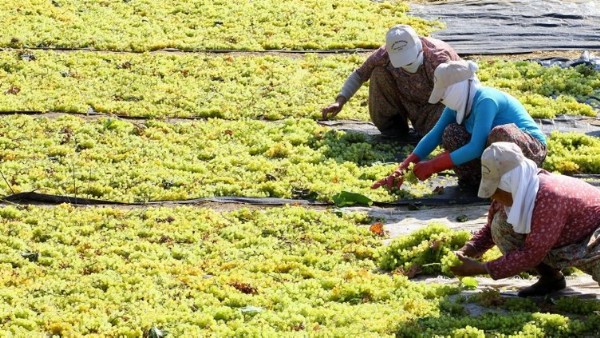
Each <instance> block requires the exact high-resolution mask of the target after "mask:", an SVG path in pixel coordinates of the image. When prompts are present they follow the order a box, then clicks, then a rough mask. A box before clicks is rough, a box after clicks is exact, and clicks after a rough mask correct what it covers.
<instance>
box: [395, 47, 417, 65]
mask: <svg viewBox="0 0 600 338" xmlns="http://www.w3.org/2000/svg"><path fill="white" fill-rule="evenodd" d="M388 55H389V57H390V62H391V63H392V66H394V67H395V68H401V67H402V66H406V65H408V64H410V63H412V62H414V61H415V60H416V59H417V56H419V48H418V47H417V45H416V44H413V46H412V47H411V48H410V49H408V50H403V51H402V52H401V53H393V54H390V53H389V51H388Z"/></svg>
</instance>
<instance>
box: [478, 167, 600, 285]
mask: <svg viewBox="0 0 600 338" xmlns="http://www.w3.org/2000/svg"><path fill="white" fill-rule="evenodd" d="M538 175H539V178H540V187H539V190H538V193H537V195H536V198H535V206H534V209H533V215H532V220H531V232H530V233H529V234H527V235H526V236H525V242H524V245H523V247H522V248H520V249H519V250H515V251H511V252H508V253H506V254H505V255H504V256H502V257H500V258H498V259H496V260H493V261H491V262H488V263H486V268H487V270H488V272H489V274H490V276H491V277H492V278H494V279H501V278H506V277H510V276H514V275H516V274H519V273H520V272H523V271H526V270H529V269H531V268H534V267H536V266H537V265H538V264H539V263H541V262H542V260H543V259H544V257H545V256H546V255H547V254H548V252H549V251H550V250H552V249H554V248H560V247H562V246H565V245H569V244H575V243H579V242H581V241H582V240H584V239H586V238H587V237H588V236H590V235H591V234H592V233H593V232H594V231H595V230H596V229H598V227H600V189H598V188H596V187H594V186H592V185H590V184H588V183H586V182H584V181H582V180H579V179H576V178H573V177H568V176H563V175H556V174H551V173H549V172H547V171H545V170H542V171H540V173H539V174H538ZM501 208H502V206H501V205H500V203H497V202H493V203H492V205H491V206H490V209H489V212H488V222H487V224H486V226H485V227H484V228H482V229H481V230H480V231H479V232H477V233H476V234H475V235H474V236H473V239H472V240H471V241H470V242H469V244H470V245H473V247H474V248H475V250H476V251H477V252H485V251H486V250H488V249H489V248H491V247H492V246H493V245H494V243H493V241H492V237H491V223H492V219H493V217H494V215H495V214H496V212H498V211H499V210H501Z"/></svg>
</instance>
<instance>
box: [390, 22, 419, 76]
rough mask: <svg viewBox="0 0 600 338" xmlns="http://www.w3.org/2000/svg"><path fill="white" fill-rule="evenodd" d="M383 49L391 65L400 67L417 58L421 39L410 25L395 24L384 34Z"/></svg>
mask: <svg viewBox="0 0 600 338" xmlns="http://www.w3.org/2000/svg"><path fill="white" fill-rule="evenodd" d="M385 50H386V51H387V52H388V55H389V57H390V62H391V63H392V66H394V67H396V68H400V67H402V66H406V65H408V64H411V63H413V62H414V61H415V60H416V59H417V57H418V56H419V53H420V52H421V40H420V39H419V36H418V35H417V33H416V32H415V30H414V29H412V27H410V26H408V25H396V26H394V27H392V28H390V30H388V32H387V34H386V36H385Z"/></svg>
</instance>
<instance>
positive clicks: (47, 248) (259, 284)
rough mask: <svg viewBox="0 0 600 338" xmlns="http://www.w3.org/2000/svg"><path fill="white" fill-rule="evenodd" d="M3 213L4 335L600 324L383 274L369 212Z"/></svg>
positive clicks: (551, 331)
mask: <svg viewBox="0 0 600 338" xmlns="http://www.w3.org/2000/svg"><path fill="white" fill-rule="evenodd" d="M0 216H1V217H0V272H1V273H0V276H1V277H0V286H1V288H0V289H1V291H0V300H2V301H1V302H0V334H1V335H2V336H18V337H25V336H33V335H37V336H46V335H48V336H62V337H71V336H88V335H90V336H111V337H116V336H119V337H141V336H148V335H150V336H156V334H158V333H164V332H168V333H169V335H170V336H173V337H181V336H196V337H197V336H209V335H210V336H282V335H283V336H306V335H311V336H313V335H316V336H335V337H349V336H353V337H358V336H360V337H382V336H393V335H399V336H414V335H413V334H414V333H415V332H419V330H420V332H424V333H428V334H431V335H435V334H444V335H446V334H449V333H451V334H454V333H457V334H458V333H462V332H464V330H465V325H470V327H471V329H469V330H470V331H475V332H481V331H484V330H485V332H489V333H496V334H505V335H514V334H519V332H520V331H524V332H526V333H532V332H535V333H537V335H536V336H544V335H551V336H561V335H571V336H582V335H593V334H594V333H595V332H597V330H598V329H599V328H598V324H599V323H600V321H599V320H597V319H596V318H597V314H596V315H595V314H594V312H593V311H595V310H597V308H594V307H593V304H591V305H587V306H586V307H585V309H587V310H584V308H583V307H581V306H577V304H574V303H573V302H567V303H566V304H564V305H563V306H562V308H561V309H562V310H563V312H571V311H573V309H575V310H576V313H577V314H585V315H586V316H587V319H588V320H586V321H582V320H578V319H576V318H570V317H567V314H545V313H538V311H539V309H536V308H535V307H534V306H531V304H529V303H526V302H519V303H513V304H505V306H509V308H510V309H511V310H512V311H513V312H512V314H511V315H506V316H502V317H494V316H493V315H492V316H486V317H480V318H474V317H472V316H469V315H468V310H467V308H466V305H467V303H471V302H475V303H478V304H481V305H482V306H485V307H489V308H491V310H492V311H495V308H496V307H498V306H499V303H498V302H494V303H491V304H490V303H486V302H485V301H486V299H489V298H490V297H494V295H493V294H490V295H487V296H486V297H479V298H477V299H464V298H459V299H458V300H455V301H453V300H452V299H451V298H450V296H452V295H456V294H457V293H458V292H459V291H460V290H461V288H460V287H459V286H458V285H454V286H452V285H438V284H428V285H424V284H421V283H414V282H412V281H410V280H409V279H408V278H407V277H406V276H404V275H402V274H388V273H382V272H378V270H377V266H378V265H381V263H379V262H378V260H379V259H380V258H379V257H382V256H383V255H385V253H384V252H385V248H384V247H383V244H382V243H381V241H380V240H379V238H378V235H376V234H374V233H371V232H370V231H369V230H368V227H367V226H366V225H367V224H369V223H370V222H371V220H370V218H369V217H368V216H367V215H366V214H364V213H338V212H332V211H314V210H308V209H305V208H299V207H285V208H275V209H269V210H262V211H261V210H250V209H245V208H244V209H239V210H236V211H231V212H218V211H214V210H211V209H205V208H197V207H177V208H144V209H141V208H140V209H113V208H76V207H73V206H70V205H61V206H58V207H50V208H49V207H33V206H28V207H11V206H8V207H7V206H5V207H3V208H0ZM438 230H439V229H438ZM444 233H445V234H446V235H447V236H448V237H454V235H453V234H452V233H451V232H450V230H448V229H442V232H440V233H439V235H444ZM460 236H462V235H459V237H460ZM457 238H458V237H457ZM446 245H449V244H448V243H440V245H438V247H436V248H432V249H431V250H438V249H439V250H442V249H443V248H442V246H446ZM409 249H410V248H407V250H409ZM577 309H578V310H577ZM559 310H560V309H559ZM582 311H585V312H582ZM559 312H560V311H559ZM569 316H572V315H569ZM594 323H595V324H594ZM493 324H502V325H497V326H493V327H492V325H493ZM443 330H446V331H443ZM153 334H154V335H153Z"/></svg>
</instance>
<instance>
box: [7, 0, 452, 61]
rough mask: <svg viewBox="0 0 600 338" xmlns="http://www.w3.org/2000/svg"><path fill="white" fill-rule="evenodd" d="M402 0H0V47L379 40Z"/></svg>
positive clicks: (267, 45) (340, 44)
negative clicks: (14, 0) (16, 1)
mask: <svg viewBox="0 0 600 338" xmlns="http://www.w3.org/2000/svg"><path fill="white" fill-rule="evenodd" d="M407 11H408V5H407V4H406V3H404V2H403V1H370V0H355V1H338V0H287V1H272V0H253V1H208V0H203V1H197V0H179V1H153V0H135V1H131V0H125V1H124V0H102V1H78V0H52V1H34V0H27V1H21V2H19V3H18V4H17V3H15V2H10V1H7V2H2V3H1V4H0V22H2V23H3V24H4V25H3V27H4V28H3V29H2V31H1V32H0V47H23V46H24V47H29V48H34V47H43V48H92V49H97V50H111V51H136V52H143V51H151V50H158V49H164V48H177V49H179V50H184V51H197V50H220V49H232V50H269V49H293V50H306V49H347V48H373V47H378V46H379V45H381V44H382V41H383V37H384V34H385V32H386V30H387V29H388V28H389V27H391V26H393V25H395V24H399V23H404V24H410V25H412V26H413V27H415V28H416V29H417V30H418V31H419V32H420V33H421V34H428V33H430V32H431V31H432V30H434V29H439V28H440V27H441V24H440V23H439V22H429V21H426V20H423V19H420V18H416V17H410V16H408V15H407V14H406V12H407Z"/></svg>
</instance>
